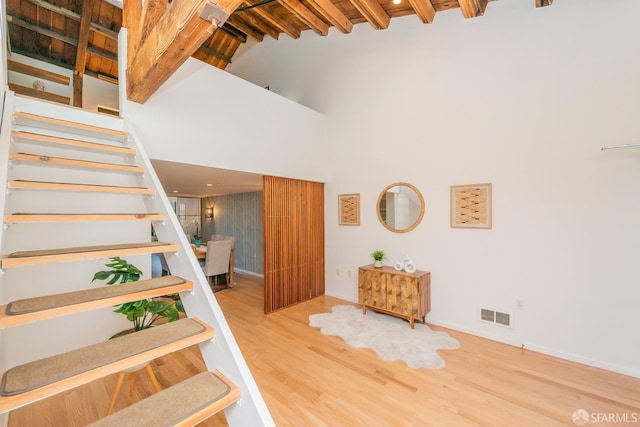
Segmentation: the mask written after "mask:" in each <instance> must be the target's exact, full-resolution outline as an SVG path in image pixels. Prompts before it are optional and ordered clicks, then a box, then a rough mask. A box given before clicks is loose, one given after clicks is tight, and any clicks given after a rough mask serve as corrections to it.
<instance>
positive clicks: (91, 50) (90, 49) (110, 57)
mask: <svg viewBox="0 0 640 427" xmlns="http://www.w3.org/2000/svg"><path fill="white" fill-rule="evenodd" d="M87 52H89V53H92V54H94V55H98V56H100V57H102V58H104V59H108V60H109V61H112V62H118V55H115V54H113V53H111V52H109V51H108V50H104V49H100V48H97V47H95V46H92V45H89V46H88V47H87Z"/></svg>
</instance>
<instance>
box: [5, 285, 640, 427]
mask: <svg viewBox="0 0 640 427" xmlns="http://www.w3.org/2000/svg"><path fill="white" fill-rule="evenodd" d="M236 281H237V286H236V287H235V288H232V289H229V290H225V291H221V292H218V293H216V297H217V298H218V301H219V302H220V305H221V307H222V309H223V311H224V313H225V315H226V317H227V320H228V322H229V325H230V327H231V329H232V331H233V333H234V335H235V337H236V340H237V342H238V345H239V346H240V348H241V350H242V352H243V354H244V356H245V358H246V360H247V363H248V365H249V367H250V368H251V371H252V373H253V375H254V377H255V380H256V383H257V384H258V386H259V387H260V390H261V391H262V394H263V397H264V399H265V401H266V403H267V406H268V407H269V409H270V411H271V414H272V416H273V418H274V420H275V422H276V425H278V426H295V427H302V426H331V427H336V426H376V427H377V426H390V427H391V426H393V427H397V426H556V425H569V426H574V425H576V424H574V423H573V421H572V415H573V413H574V411H576V410H577V409H584V410H586V411H587V412H589V414H590V416H591V419H590V421H593V420H598V419H599V420H600V422H599V423H598V422H589V424H588V425H589V426H591V425H606V426H613V425H637V424H640V379H637V378H633V377H628V376H624V375H620V374H615V373H612V372H608V371H604V370H601V369H596V368H592V367H588V366H584V365H580V364H576V363H572V362H568V361H564V360H561V359H557V358H554V357H550V356H546V355H543V354H539V353H535V352H531V351H527V350H525V351H522V350H520V349H519V348H515V347H511V346H508V345H504V344H500V343H496V342H493V341H489V340H486V339H482V338H478V337H475V336H472V335H467V334H463V333H460V332H456V331H451V330H446V331H447V332H448V333H449V334H450V335H451V336H453V337H454V338H456V339H457V340H458V341H459V342H460V344H461V347H460V349H457V350H444V351H440V355H441V356H442V357H443V358H444V359H445V361H446V363H447V365H446V366H445V367H444V368H442V369H440V370H437V371H432V370H427V369H417V370H416V369H410V368H408V367H407V366H406V365H405V364H404V363H403V362H385V361H383V360H381V359H379V358H378V357H377V356H376V355H375V353H373V351H371V350H366V349H355V348H351V347H350V346H348V345H346V344H345V343H344V342H343V341H342V339H340V338H338V337H332V336H325V335H322V334H320V332H319V331H318V329H316V328H311V327H309V325H308V317H309V315H311V314H315V313H321V312H326V311H330V310H331V307H332V306H334V305H336V304H348V303H347V302H345V301H343V300H339V299H336V298H332V297H326V296H325V297H319V298H316V299H313V300H311V301H307V302H305V303H302V304H299V305H297V306H294V307H291V308H288V309H284V310H281V311H279V312H276V313H272V314H270V315H268V316H265V315H264V314H262V307H263V301H262V280H261V279H260V278H256V277H254V276H250V275H246V274H237V276H236ZM407 327H408V326H407ZM433 329H438V330H444V329H442V328H436V327H433ZM153 368H154V371H155V372H156V376H157V377H158V381H159V382H160V384H161V385H162V386H163V387H167V386H169V385H170V384H173V383H175V382H178V381H180V380H182V379H185V378H187V377H189V376H191V375H193V374H195V373H196V372H200V371H202V370H205V367H204V363H203V362H202V359H201V357H200V355H199V351H198V348H197V347H191V348H189V349H187V350H184V351H182V352H179V353H175V354H172V355H169V356H166V357H162V358H160V359H157V360H155V361H154V362H153ZM116 377H117V375H112V376H110V377H107V378H105V379H103V380H98V381H94V382H92V383H90V384H88V385H86V386H83V387H79V388H77V389H75V390H72V391H69V392H66V393H62V394H60V395H57V396H54V397H51V398H49V399H45V400H43V401H41V402H37V403H35V404H32V405H30V406H27V407H24V408H21V409H18V410H16V411H14V412H12V413H11V416H10V419H9V426H39V427H40V426H82V425H85V424H87V423H89V422H91V421H93V420H96V419H98V418H100V417H102V416H103V415H104V412H105V411H106V408H107V406H108V404H109V399H110V396H111V392H112V390H113V389H114V387H115V382H116ZM152 391H153V386H152V384H151V382H150V381H149V379H148V378H147V375H146V373H144V371H142V372H140V373H139V375H138V376H137V378H136V385H135V393H134V397H133V398H130V397H129V393H128V387H126V384H125V386H123V390H122V391H121V392H120V396H119V398H118V401H117V403H116V410H118V409H121V408H123V407H125V406H127V405H130V404H131V403H133V402H135V401H137V400H139V399H141V398H144V397H145V396H148V395H150V394H151V393H152ZM614 420H617V422H613V421H614ZM623 421H629V422H628V423H625V422H623ZM201 425H203V426H223V425H226V422H225V419H224V416H223V415H219V416H217V417H215V418H213V419H210V420H207V421H206V422H205V423H203V424H201ZM243 427H244V426H243ZM247 427H251V426H247Z"/></svg>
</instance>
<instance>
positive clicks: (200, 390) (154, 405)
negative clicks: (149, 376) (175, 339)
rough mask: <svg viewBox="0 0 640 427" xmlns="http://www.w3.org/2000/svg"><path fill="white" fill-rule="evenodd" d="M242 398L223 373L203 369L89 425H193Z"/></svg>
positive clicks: (94, 426)
mask: <svg viewBox="0 0 640 427" xmlns="http://www.w3.org/2000/svg"><path fill="white" fill-rule="evenodd" d="M239 397H240V390H239V389H238V388H237V387H236V386H235V385H233V384H232V383H231V382H230V381H229V380H228V379H227V378H225V377H224V376H223V375H222V374H221V373H220V372H218V371H212V372H202V373H200V374H197V375H195V376H193V377H191V378H189V379H187V380H185V381H182V382H180V383H178V384H175V385H173V386H171V387H169V388H167V389H165V390H162V391H161V392H158V393H155V394H153V395H152V396H150V397H147V398H146V399H144V400H141V401H139V402H136V403H134V404H133V405H131V406H129V407H127V408H125V409H123V410H121V411H118V412H116V413H115V414H112V415H110V416H108V417H106V418H103V419H101V420H99V421H97V422H95V423H93V424H90V426H91V427H110V426H113V427H139V426H143V425H144V426H160V425H164V426H168V425H170V426H193V425H195V424H197V423H199V422H202V421H204V420H205V419H207V418H209V417H210V416H212V415H214V414H216V413H217V412H219V411H221V410H223V409H224V408H226V407H227V406H229V405H231V404H232V403H234V402H236V401H237V400H238V398H239Z"/></svg>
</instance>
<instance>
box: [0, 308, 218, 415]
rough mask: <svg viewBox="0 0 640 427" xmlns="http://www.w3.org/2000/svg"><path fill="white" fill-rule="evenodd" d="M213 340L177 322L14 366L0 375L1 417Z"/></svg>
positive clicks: (193, 322)
mask: <svg viewBox="0 0 640 427" xmlns="http://www.w3.org/2000/svg"><path fill="white" fill-rule="evenodd" d="M213 335H214V331H213V329H212V328H211V327H209V326H207V325H206V324H204V323H202V322H200V321H199V320H197V319H193V318H190V319H181V320H177V321H175V322H171V323H166V324H164V325H160V326H156V327H154V328H150V329H145V330H142V331H138V332H135V333H133V334H129V335H125V336H121V337H118V338H114V339H111V340H107V341H103V342H100V343H98V344H93V345H90V346H87V347H83V348H80V349H77V350H73V351H69V352H66V353H61V354H57V355H55V356H51V357H48V358H45V359H41V360H36V361H34V362H29V363H25V364H23V365H19V366H15V367H13V368H11V369H9V370H7V371H6V372H4V373H3V374H2V376H1V380H0V412H5V411H9V410H12V409H15V408H18V407H20V406H23V405H26V404H28V403H31V402H33V401H35V400H39V399H42V398H45V397H48V396H51V395H53V394H56V393H60V392H62V391H65V390H68V389H71V388H74V387H77V386H79V385H82V384H86V383H89V382H91V381H93V380H96V379H99V378H102V377H104V376H106V375H110V374H114V373H117V372H121V371H123V370H125V369H128V368H132V367H134V366H137V365H140V364H144V363H148V362H150V361H151V360H153V359H156V358H158V357H161V356H164V355H166V354H168V353H171V352H174V351H178V350H181V349H184V348H187V347H189V346H192V345H194V344H198V343H201V342H203V341H206V340H210V339H211V338H213Z"/></svg>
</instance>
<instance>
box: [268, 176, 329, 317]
mask: <svg viewBox="0 0 640 427" xmlns="http://www.w3.org/2000/svg"><path fill="white" fill-rule="evenodd" d="M263 197H264V246H265V249H264V311H265V313H270V312H272V311H276V310H280V309H282V308H285V307H288V306H290V305H293V304H297V303H299V302H302V301H306V300H309V299H311V298H315V297H317V296H320V295H324V286H325V283H324V279H325V277H324V184H322V183H318V182H309V181H300V180H295V179H288V178H278V177H273V176H265V177H264V188H263Z"/></svg>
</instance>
